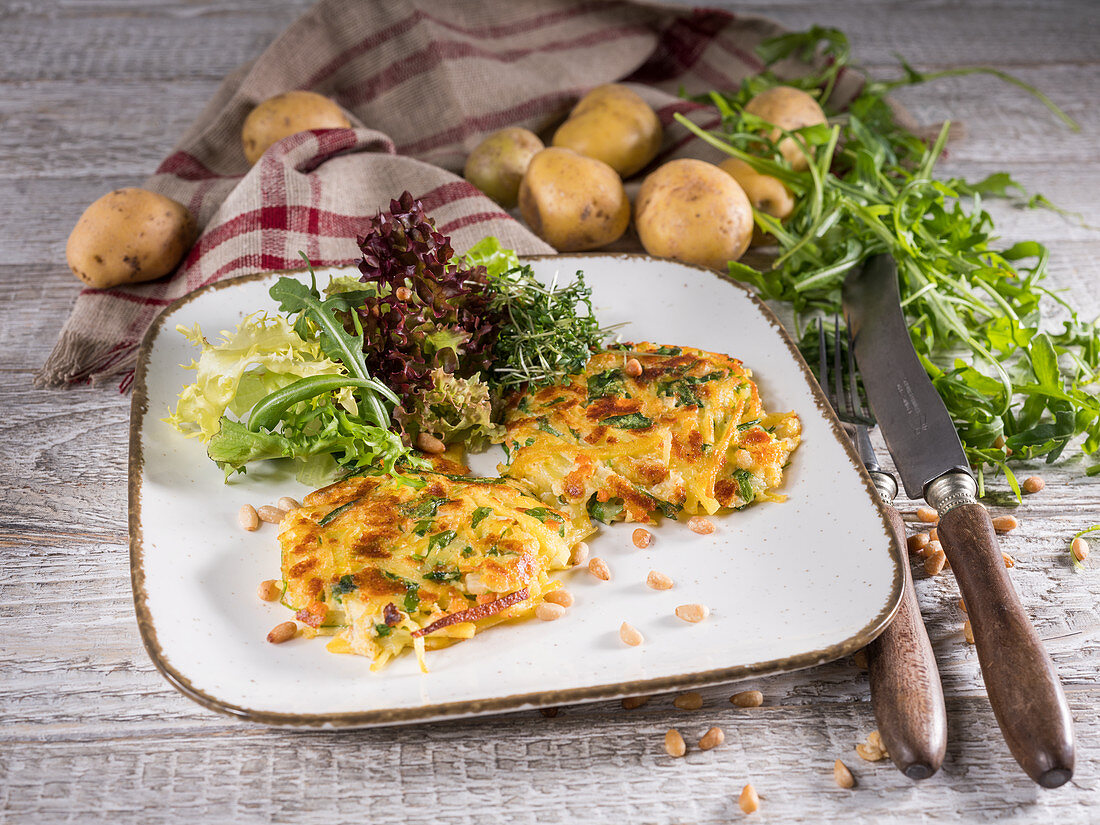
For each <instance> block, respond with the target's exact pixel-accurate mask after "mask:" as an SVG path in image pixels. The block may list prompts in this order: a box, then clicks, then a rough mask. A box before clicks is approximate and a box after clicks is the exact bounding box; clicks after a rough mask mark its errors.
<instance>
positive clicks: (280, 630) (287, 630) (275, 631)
mask: <svg viewBox="0 0 1100 825" xmlns="http://www.w3.org/2000/svg"><path fill="white" fill-rule="evenodd" d="M296 635H298V625H296V624H295V623H294V622H283V623H281V624H277V625H275V627H273V628H271V632H270V633H268V634H267V640H268V641H269V642H271V644H273V645H281V644H282V643H283V642H289V641H290V640H291V639H293V638H294V637H295V636H296Z"/></svg>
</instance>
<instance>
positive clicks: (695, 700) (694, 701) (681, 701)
mask: <svg viewBox="0 0 1100 825" xmlns="http://www.w3.org/2000/svg"><path fill="white" fill-rule="evenodd" d="M672 704H673V706H674V707H678V708H679V709H680V710H699V708H701V707H702V706H703V694H701V693H695V692H694V691H692V692H691V693H681V694H680V695H679V696H677V697H676V698H675V699H673V700H672Z"/></svg>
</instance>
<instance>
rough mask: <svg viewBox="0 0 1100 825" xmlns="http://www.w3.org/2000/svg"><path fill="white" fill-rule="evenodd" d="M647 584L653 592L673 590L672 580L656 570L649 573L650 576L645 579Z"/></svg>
mask: <svg viewBox="0 0 1100 825" xmlns="http://www.w3.org/2000/svg"><path fill="white" fill-rule="evenodd" d="M645 583H646V585H648V586H649V587H650V588H652V589H653V590H671V589H672V586H673V581H672V579H670V578H669V577H668V576H666V575H665V574H664V573H658V572H657V571H656V570H650V571H649V575H648V576H646V577H645Z"/></svg>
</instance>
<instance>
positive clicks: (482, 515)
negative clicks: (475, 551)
mask: <svg viewBox="0 0 1100 825" xmlns="http://www.w3.org/2000/svg"><path fill="white" fill-rule="evenodd" d="M492 514H493V508H492V507H478V508H477V509H476V510H474V514H473V516H471V518H470V526H471V527H477V526H478V525H479V524H481V522H483V521H485V519H487V518H489V516H491V515H492Z"/></svg>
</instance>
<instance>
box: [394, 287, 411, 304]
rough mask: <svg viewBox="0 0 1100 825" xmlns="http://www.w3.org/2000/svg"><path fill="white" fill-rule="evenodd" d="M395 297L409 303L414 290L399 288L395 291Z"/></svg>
mask: <svg viewBox="0 0 1100 825" xmlns="http://www.w3.org/2000/svg"><path fill="white" fill-rule="evenodd" d="M393 294H394V297H395V298H397V300H399V301H407V300H409V298H411V297H412V290H411V289H409V288H408V287H407V286H399V287H398V288H397V289H395V290H394V291H393Z"/></svg>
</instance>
